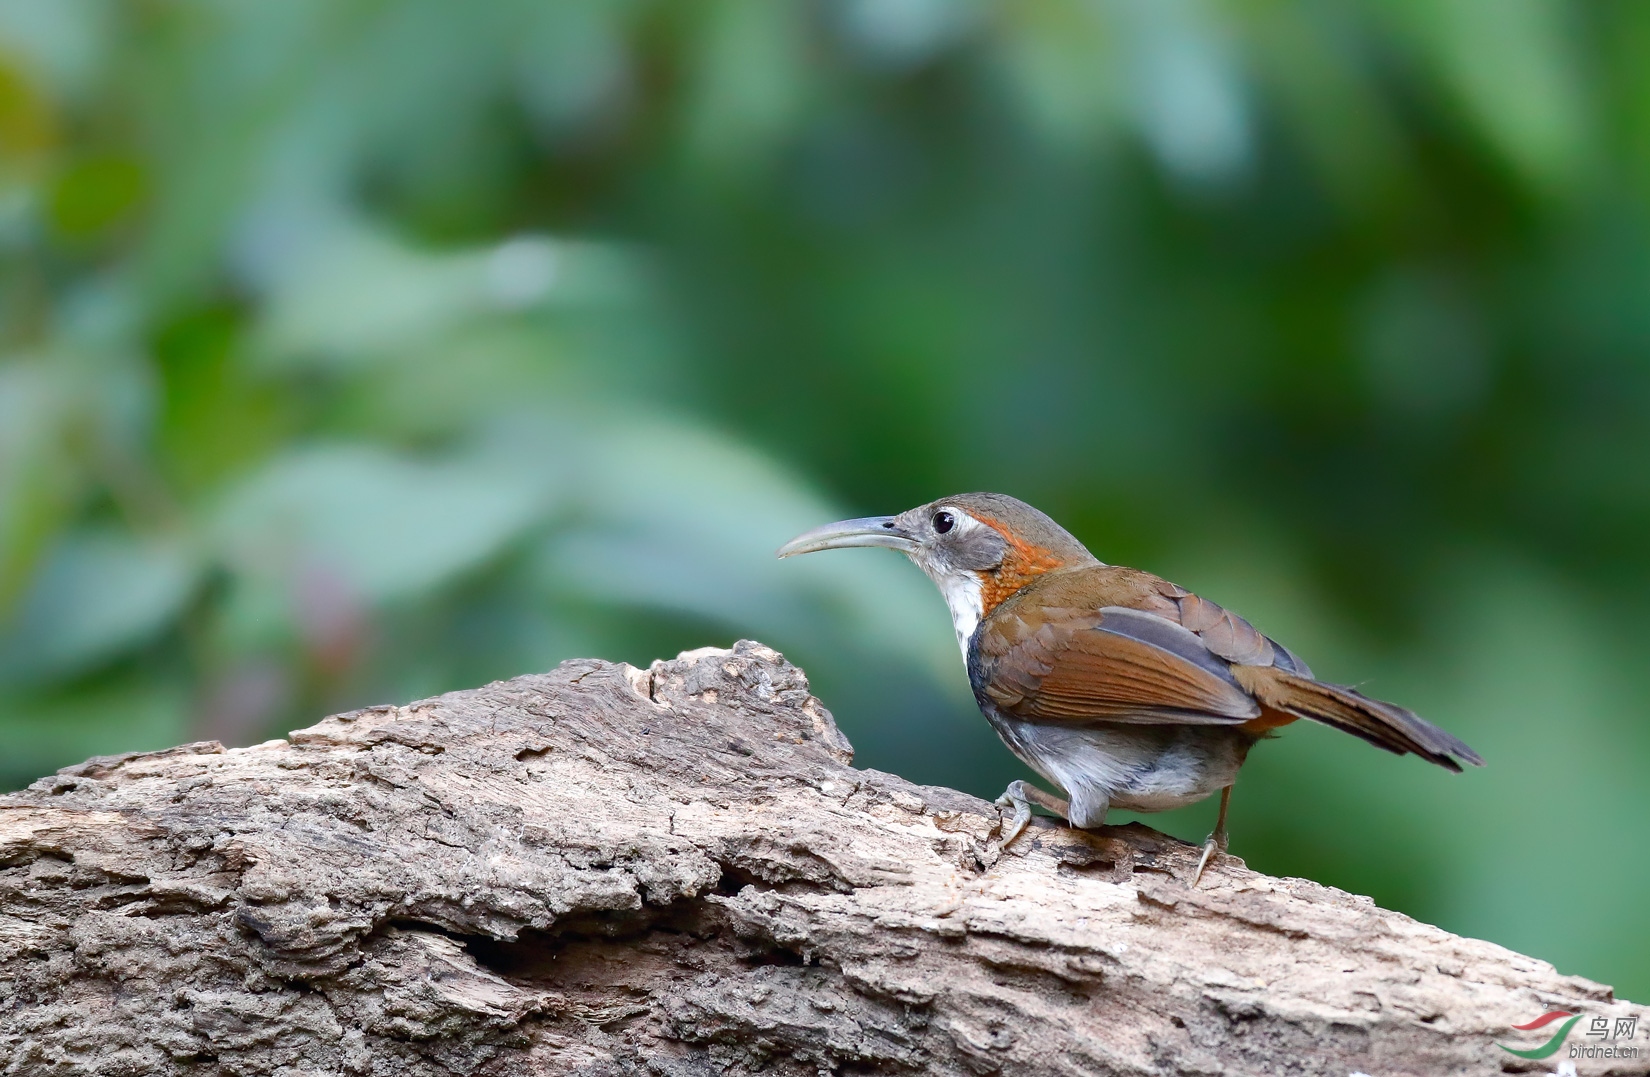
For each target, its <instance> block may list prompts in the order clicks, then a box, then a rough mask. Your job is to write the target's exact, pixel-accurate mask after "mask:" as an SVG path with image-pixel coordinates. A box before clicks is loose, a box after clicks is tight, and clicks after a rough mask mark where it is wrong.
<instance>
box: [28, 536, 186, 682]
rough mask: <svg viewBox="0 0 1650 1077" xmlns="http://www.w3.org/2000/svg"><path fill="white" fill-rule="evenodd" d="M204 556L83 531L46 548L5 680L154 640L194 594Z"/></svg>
mask: <svg viewBox="0 0 1650 1077" xmlns="http://www.w3.org/2000/svg"><path fill="white" fill-rule="evenodd" d="M200 570H201V565H200V562H199V559H198V558H197V557H196V556H195V555H194V554H193V553H192V552H191V551H190V550H189V549H188V548H187V547H186V546H184V545H182V544H181V543H176V542H163V541H140V540H137V539H134V538H132V537H131V536H129V535H125V534H121V533H119V532H112V531H78V532H73V533H71V534H69V535H67V536H65V537H64V538H62V539H61V540H60V541H59V542H58V543H57V544H56V545H55V546H54V548H53V549H52V550H51V551H50V553H49V554H48V555H47V556H46V558H45V560H44V562H43V563H42V565H41V568H40V571H39V572H38V573H37V574H36V575H35V577H34V580H33V582H32V584H31V586H30V588H29V591H28V593H27V594H25V595H24V597H23V601H22V604H21V607H20V608H19V610H18V614H17V617H16V620H15V621H14V623H13V624H12V626H11V629H10V631H8V632H7V633H6V634H5V636H4V637H0V680H6V681H11V682H14V683H16V682H28V683H38V682H42V681H49V680H52V679H55V678H60V677H64V676H67V675H72V674H75V673H82V672H85V671H86V670H87V669H89V668H91V667H94V666H96V665H99V664H101V663H104V662H107V661H108V660H109V659H111V658H113V657H115V656H117V655H119V654H121V653H123V652H125V651H127V650H130V649H131V648H132V647H135V646H137V645H139V644H141V643H144V642H147V641H148V640H150V639H152V638H154V637H155V636H156V635H157V634H158V633H159V632H161V631H162V630H163V629H164V628H165V627H166V626H167V625H168V624H169V623H170V622H171V621H172V619H173V618H175V617H176V616H177V615H178V613H179V611H180V610H182V608H183V606H184V604H185V603H186V602H188V601H189V597H190V595H191V594H192V593H193V591H194V588H195V585H196V582H197V581H198V579H199V577H200Z"/></svg>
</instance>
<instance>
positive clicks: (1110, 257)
mask: <svg viewBox="0 0 1650 1077" xmlns="http://www.w3.org/2000/svg"><path fill="white" fill-rule="evenodd" d="M1647 464H1650V6H1647V5H1644V4H1635V3H1629V2H1616V3H1593V4H1586V5H1582V4H1561V3H1551V2H1542V0H1429V2H1425V3H1423V2H1420V0H1404V2H1396V3H1392V2H1387V3H1377V2H1374V0H1369V2H1356V0H1308V2H1304V3H1294V4H1281V3H1253V2H1252V3H1230V2H1226V3H1216V2H1209V0H1012V2H1011V0H998V2H992V0H813V2H797V0H691V2H686V0H532V2H529V0H485V2H481V0H475V2H470V3H464V4H454V3H450V2H444V0H279V2H271V0H131V2H127V3H115V2H102V0H0V617H3V626H4V627H3V628H0V787H6V788H15V787H18V786H21V785H24V784H26V783H28V782H29V781H31V780H33V779H34V778H36V777H38V776H40V775H42V774H45V773H48V772H50V771H51V770H52V769H53V768H56V767H59V766H62V765H65V764H69V763H72V762H75V761H77V760H79V759H81V758H82V757H84V756H87V755H89V754H93V753H108V752H118V751H126V750H134V749H146V748H158V747H162V746H165V745H169V744H172V743H175V742H179V741H184V740H189V739H195V738H203V737H218V738H221V739H223V740H224V741H226V742H228V743H248V742H253V741H256V740H259V739H263V738H266V737H269V736H274V735H280V734H281V733H283V732H284V731H286V730H288V729H291V728H295V727H297V726H301V725H305V724H308V723H310V722H311V721H313V720H314V719H315V718H316V717H318V716H319V715H321V714H322V713H325V712H327V711H331V710H338V709H343V708H347V707H351V706H355V705H359V704H365V703H372V702H381V701H398V700H407V699H410V698H414V697H417V696H421V695H426V694H429V693H434V692H439V691H442V690H446V689H452V688H460V687H465V686H470V685H474V684H477V683H479V682H482V681H485V680H488V679H491V678H497V677H505V676H509V675H512V674H517V673H522V672H527V671H533V670H543V669H546V668H548V667H550V666H552V665H554V664H555V663H556V662H558V661H560V660H561V659H564V658H568V657H572V656H576V655H601V656H606V657H612V658H623V659H627V660H630V661H633V662H638V663H645V662H646V661H648V660H649V659H651V658H653V657H656V656H660V655H670V654H674V653H675V652H676V651H677V650H679V649H681V648H684V647H692V646H700V645H704V644H710V643H719V644H724V645H725V644H727V643H730V642H731V641H732V640H734V639H735V638H738V637H741V636H749V637H756V638H760V639H762V640H764V641H766V642H768V643H770V644H773V645H774V646H777V647H779V648H780V649H782V650H784V651H785V652H786V653H787V654H788V655H789V656H790V657H791V658H792V659H794V660H795V661H797V662H798V663H799V664H801V665H802V666H804V668H806V669H807V670H808V671H809V673H810V674H811V675H812V677H813V681H814V684H815V689H816V691H818V692H819V694H820V695H821V696H822V697H823V698H824V700H825V701H826V703H827V704H828V705H829V706H830V707H831V708H832V709H833V710H834V711H835V713H836V714H837V716H838V719H839V721H840V722H841V724H842V726H843V728H844V729H845V730H846V732H847V733H848V734H849V736H850V737H851V738H852V739H853V741H854V743H855V744H856V745H857V746H858V748H859V752H860V755H859V759H860V762H861V763H862V765H868V766H875V767H880V768H883V769H886V770H891V771H896V772H898V773H901V774H903V775H906V776H907V777H910V778H912V779H914V780H917V781H922V782H932V783H944V784H948V785H954V786H959V787H961V788H964V789H967V790H970V791H972V792H974V793H978V794H980V795H982V796H993V795H995V794H996V793H997V792H999V791H1000V790H1001V788H1002V787H1003V785H1004V784H1005V783H1006V782H1007V781H1008V780H1010V779H1011V778H1013V777H1016V776H1019V775H1020V774H1021V773H1022V772H1021V771H1020V769H1019V768H1018V766H1017V765H1016V764H1015V763H1014V761H1013V760H1012V758H1011V757H1010V756H1009V755H1008V753H1007V752H1006V750H1004V749H1003V748H1001V747H1000V746H999V745H998V744H997V743H996V742H995V740H994V739H993V737H992V735H991V734H990V732H989V730H988V729H987V727H986V725H985V723H984V722H983V721H982V720H981V719H980V718H979V716H978V715H977V713H975V711H974V709H973V706H972V703H971V701H970V700H969V698H968V693H967V689H966V683H965V676H964V672H963V669H962V665H961V663H960V662H959V661H958V658H957V655H956V651H955V644H954V643H953V641H952V639H951V629H950V625H949V622H948V619H947V617H946V616H945V614H944V611H943V606H942V604H941V601H940V599H939V596H938V595H937V594H936V593H934V591H933V589H932V587H931V586H930V585H929V584H928V582H927V581H926V580H924V579H922V578H921V576H920V575H919V574H918V573H917V572H916V570H915V569H913V568H911V567H910V566H909V565H906V564H905V563H904V562H903V560H902V559H901V558H899V557H898V556H897V555H894V554H891V553H887V552H884V551H853V552H846V553H839V554H831V555H826V556H820V557H812V558H803V559H799V560H797V561H794V562H791V561H787V562H784V563H779V562H776V561H775V560H774V559H773V557H772V551H773V549H774V548H775V547H776V546H778V545H779V544H780V543H781V542H783V541H784V540H785V539H787V538H789V537H791V536H792V535H793V534H795V533H796V532H798V531H801V530H803V529H804V528H807V527H811V526H813V525H816V524H819V523H822V522H825V521H827V520H831V519H835V518H838V517H841V516H847V515H862V514H867V513H884V512H895V511H898V510H902V509H905V508H907V507H909V506H911V505H913V504H917V503H919V502H922V501H926V500H929V499H931V498H935V497H938V496H940V495H943V494H946V493H953V492H958V491H962V490H971V489H994V490H1002V491H1005V492H1008V493H1012V494H1015V495H1017V496H1019V497H1022V498H1024V499H1026V500H1028V501H1030V502H1032V503H1034V504H1036V505H1038V506H1039V507H1041V508H1043V509H1045V510H1046V511H1048V512H1050V513H1051V514H1052V515H1054V516H1055V517H1056V518H1057V519H1059V520H1061V521H1062V522H1064V523H1065V524H1066V525H1068V526H1069V527H1070V528H1071V529H1072V530H1073V531H1074V532H1075V533H1076V534H1078V535H1079V536H1080V537H1081V538H1083V539H1084V540H1085V541H1086V542H1088V543H1089V545H1090V546H1091V547H1092V548H1093V549H1094V551H1095V552H1096V553H1097V554H1098V555H1099V556H1100V557H1101V558H1102V559H1104V560H1107V561H1112V562H1116V563H1126V564H1132V565H1139V566H1141V567H1145V568H1149V569H1151V570H1153V571H1156V572H1159V573H1161V574H1163V575H1166V576H1168V577H1170V578H1172V579H1174V580H1176V581H1177V582H1179V583H1181V584H1184V585H1186V586H1188V587H1191V588H1193V589H1195V590H1197V591H1199V592H1201V593H1203V594H1205V595H1207V596H1209V597H1211V598H1213V599H1214V600H1216V601H1218V602H1221V603H1224V604H1227V605H1230V606H1232V607H1233V608H1235V609H1237V610H1239V611H1241V612H1243V613H1244V614H1246V615H1247V616H1248V617H1249V618H1250V619H1251V620H1253V621H1254V622H1255V623H1256V624H1257V625H1259V626H1260V627H1261V628H1262V629H1263V630H1265V631H1267V632H1269V633H1271V634H1273V635H1275V636H1277V637H1278V638H1280V639H1282V640H1284V641H1285V642H1287V643H1288V644H1289V645H1290V646H1291V647H1293V648H1294V649H1295V650H1297V651H1298V652H1299V653H1300V654H1301V655H1302V656H1303V657H1304V658H1306V659H1307V660H1308V661H1309V662H1311V663H1312V665H1313V666H1314V667H1315V668H1316V669H1317V671H1318V672H1319V673H1320V675H1324V676H1327V677H1330V678H1333V679H1336V680H1341V681H1347V682H1353V683H1358V684H1361V685H1362V686H1363V687H1364V688H1365V689H1366V690H1367V691H1369V692H1371V693H1374V694H1378V695H1381V696H1384V697H1387V698H1391V699H1394V700H1397V701H1399V702H1402V703H1404V704H1406V705H1409V706H1413V707H1415V708H1416V709H1417V710H1419V711H1421V712H1422V713H1424V714H1426V715H1427V716H1429V717H1431V718H1432V719H1434V720H1436V721H1438V722H1439V723H1441V724H1443V725H1445V726H1447V727H1448V728H1449V729H1451V730H1452V731H1454V732H1456V733H1458V734H1460V735H1461V736H1462V737H1464V738H1465V739H1466V740H1467V741H1468V742H1470V743H1471V744H1472V745H1473V746H1474V747H1476V748H1477V749H1479V750H1480V751H1481V752H1482V753H1483V755H1484V756H1485V757H1486V758H1487V759H1488V760H1489V763H1490V765H1489V767H1488V768H1487V769H1485V770H1483V771H1476V772H1472V773H1469V774H1466V775H1462V776H1451V775H1448V774H1446V773H1444V772H1442V771H1440V770H1437V769H1436V768H1432V767H1428V766H1426V765H1424V764H1422V763H1419V762H1417V761H1416V760H1414V759H1399V758H1396V757H1392V756H1388V755H1386V754H1384V753H1381V752H1378V751H1374V750H1372V749H1370V748H1369V747H1368V746H1367V745H1365V744H1363V743H1361V742H1359V741H1357V740H1355V739H1353V738H1351V737H1346V736H1343V735H1341V734H1338V733H1334V732H1332V731H1329V730H1325V729H1322V728H1316V727H1313V728H1306V727H1305V725H1306V724H1305V723H1302V724H1301V725H1297V726H1295V727H1292V728H1290V729H1289V730H1288V731H1287V732H1286V733H1285V734H1284V735H1283V736H1282V738H1281V739H1279V740H1278V741H1276V742H1275V743H1271V744H1267V745H1264V746H1262V747H1261V748H1260V749H1259V750H1257V752H1256V753H1255V755H1254V756H1253V758H1252V761H1251V763H1250V765H1249V766H1248V768H1246V770H1245V771H1244V776H1243V781H1242V782H1241V783H1240V785H1239V787H1238V790H1237V794H1236V797H1235V799H1234V804H1233V820H1232V822H1233V831H1234V841H1233V851H1234V852H1235V853H1237V854H1239V855H1241V856H1243V857H1245V858H1247V859H1248V861H1249V862H1250V864H1252V865H1253V866H1255V867H1257V868H1260V869H1263V870H1266V871H1269V872H1274V873H1286V874H1298V875H1304V876H1309V877H1311V878H1313V879H1317V880H1320V881H1322V882H1325V883H1331V884H1334V885H1337V886H1342V887H1346V888H1348V889H1350V890H1354V891H1358V892H1362V893H1367V894H1372V895H1374V896H1375V897H1376V898H1377V899H1378V900H1380V901H1381V902H1383V903H1385V904H1388V905H1391V906H1394V907H1396V908H1399V909H1402V910H1405V911H1407V912H1409V913H1411V914H1413V915H1415V916H1417V917H1420V918H1422V919H1424V920H1427V921H1430V922H1433V923H1437V924H1440V925H1442V926H1444V927H1446V928H1449V929H1451V930H1453V931H1457V932H1462V933H1466V934H1470V935H1476V936H1481V937H1483V938H1488V939H1492V940H1494V941H1497V942H1500V943H1504V944H1505V945H1507V946H1510V947H1514V948H1516V949H1519V950H1522V951H1525V952H1528V953H1531V954H1535V955H1537V956H1540V957H1543V958H1546V959H1548V960H1551V961H1553V962H1555V963H1556V964H1557V965H1558V966H1559V967H1560V968H1561V969H1562V970H1564V971H1567V972H1574V973H1579V974H1583V975H1586V976H1590V977H1593V978H1596V979H1601V980H1604V981H1607V982H1610V983H1613V984H1615V985H1616V986H1617V987H1618V989H1619V990H1620V991H1621V992H1622V993H1623V994H1626V995H1629V996H1636V997H1638V998H1645V997H1650V924H1647V921H1646V918H1645V916H1644V909H1645V907H1646V905H1645V902H1646V884H1647V883H1650V855H1647V849H1650V842H1647V835H1646V821H1647V819H1650V783H1647V782H1646V773H1647V771H1650V721H1647V720H1646V719H1647V707H1646V703H1645V693H1644V686H1643V679H1644V670H1645V664H1646V663H1645V657H1644V656H1645V650H1646V647H1647V644H1650V626H1647V622H1646V618H1645V614H1644V611H1645V609H1646V608H1647V606H1646V599H1647V598H1650V467H1647V466H1646V465H1647ZM1212 817H1213V805H1212V804H1204V805H1200V806H1199V807H1197V808H1196V809H1189V810H1187V811H1184V812H1179V813H1174V814H1172V815H1168V816H1158V817H1154V818H1152V819H1151V820H1150V822H1152V823H1153V825H1157V826H1161V827H1165V828H1166V829H1168V830H1170V831H1172V832H1174V833H1176V834H1178V835H1180V836H1182V837H1186V838H1191V839H1200V838H1201V837H1202V835H1203V834H1204V833H1205V832H1206V830H1207V829H1208V827H1209V826H1210V824H1211V822H1212Z"/></svg>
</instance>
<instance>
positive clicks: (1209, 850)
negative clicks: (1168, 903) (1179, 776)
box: [1192, 785, 1232, 890]
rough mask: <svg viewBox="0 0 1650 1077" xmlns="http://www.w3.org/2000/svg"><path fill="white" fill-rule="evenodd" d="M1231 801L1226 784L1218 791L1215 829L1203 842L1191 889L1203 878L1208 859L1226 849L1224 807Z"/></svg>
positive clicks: (1229, 789) (1229, 788) (1195, 887)
mask: <svg viewBox="0 0 1650 1077" xmlns="http://www.w3.org/2000/svg"><path fill="white" fill-rule="evenodd" d="M1231 803H1232V787H1231V786H1229V785H1228V786H1227V787H1226V788H1224V789H1222V790H1221V791H1220V814H1219V815H1218V816H1216V817H1215V829H1214V832H1213V833H1212V834H1210V835H1209V839H1208V840H1207V841H1205V842H1204V843H1203V855H1202V856H1200V857H1198V861H1197V871H1195V872H1194V873H1193V874H1192V889H1193V890H1196V889H1197V884H1198V883H1199V882H1200V881H1201V880H1202V879H1203V869H1204V868H1206V867H1208V866H1209V861H1211V860H1213V859H1214V858H1215V854H1216V853H1224V852H1225V851H1226V843H1227V841H1228V840H1229V839H1228V838H1227V837H1226V809H1227V807H1229V806H1230V805H1231Z"/></svg>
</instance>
